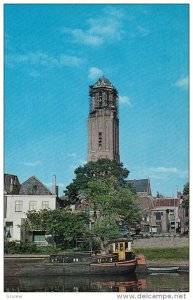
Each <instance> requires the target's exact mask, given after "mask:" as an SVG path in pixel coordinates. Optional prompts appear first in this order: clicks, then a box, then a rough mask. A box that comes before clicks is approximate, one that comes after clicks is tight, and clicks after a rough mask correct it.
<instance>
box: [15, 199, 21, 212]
mask: <svg viewBox="0 0 193 300" xmlns="http://www.w3.org/2000/svg"><path fill="white" fill-rule="evenodd" d="M22 204H23V201H22V200H16V201H15V211H16V212H19V211H22Z"/></svg>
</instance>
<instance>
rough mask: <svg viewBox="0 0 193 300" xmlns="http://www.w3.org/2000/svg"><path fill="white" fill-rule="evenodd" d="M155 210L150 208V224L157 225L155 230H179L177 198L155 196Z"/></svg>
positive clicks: (179, 201) (178, 201) (178, 202)
mask: <svg viewBox="0 0 193 300" xmlns="http://www.w3.org/2000/svg"><path fill="white" fill-rule="evenodd" d="M154 202H155V210H152V225H153V224H154V225H155V224H156V225H157V231H158V232H159V233H161V232H173V233H176V232H180V225H181V222H180V216H179V207H180V204H181V200H180V199H179V198H170V197H163V198H162V197H157V198H155V200H154Z"/></svg>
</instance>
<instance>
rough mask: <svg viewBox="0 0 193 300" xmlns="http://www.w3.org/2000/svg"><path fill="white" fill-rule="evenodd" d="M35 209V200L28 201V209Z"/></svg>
mask: <svg viewBox="0 0 193 300" xmlns="http://www.w3.org/2000/svg"><path fill="white" fill-rule="evenodd" d="M36 209H37V202H36V201H30V202H29V210H36Z"/></svg>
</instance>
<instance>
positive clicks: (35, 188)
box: [32, 185, 38, 194]
mask: <svg viewBox="0 0 193 300" xmlns="http://www.w3.org/2000/svg"><path fill="white" fill-rule="evenodd" d="M37 190H38V187H37V185H33V188H32V193H33V194H37Z"/></svg>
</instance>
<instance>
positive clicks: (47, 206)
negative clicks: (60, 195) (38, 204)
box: [42, 201, 49, 209]
mask: <svg viewBox="0 0 193 300" xmlns="http://www.w3.org/2000/svg"><path fill="white" fill-rule="evenodd" d="M47 208H49V201H42V209H47Z"/></svg>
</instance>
